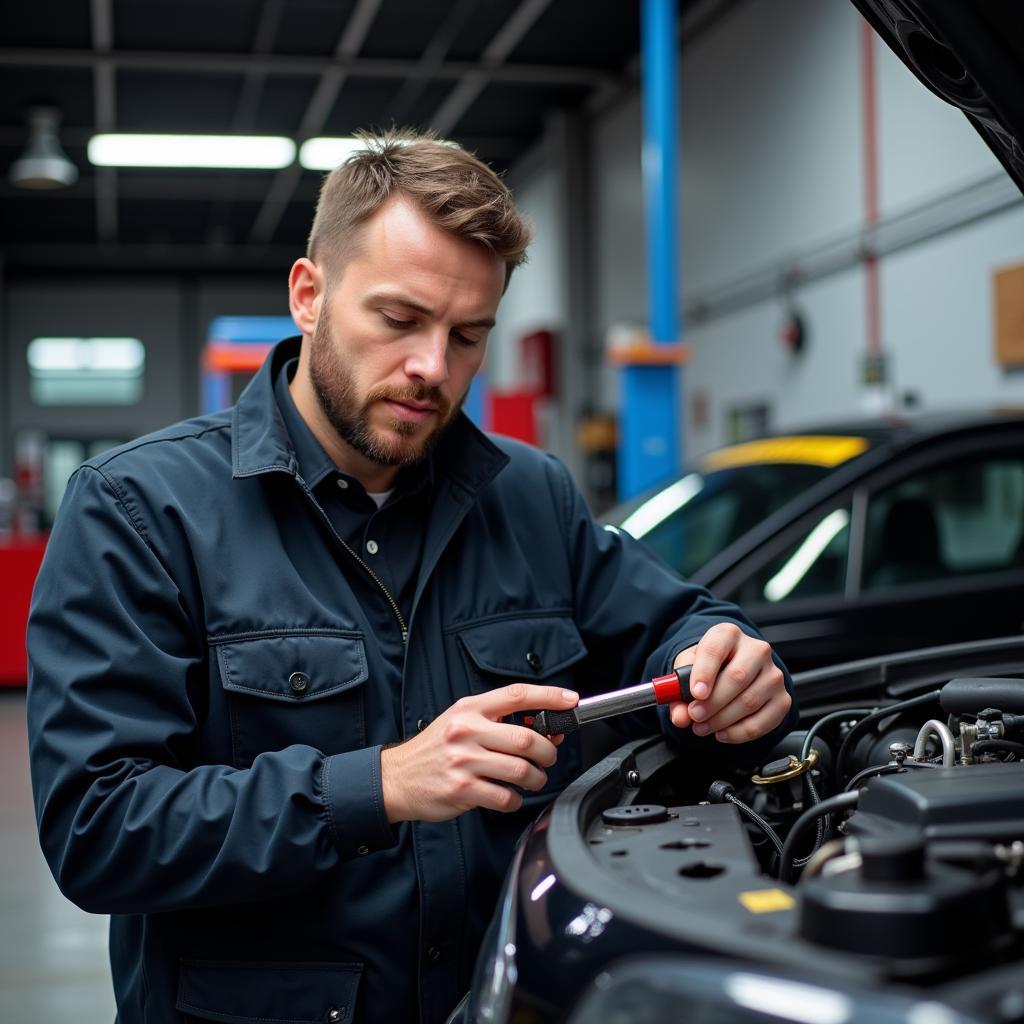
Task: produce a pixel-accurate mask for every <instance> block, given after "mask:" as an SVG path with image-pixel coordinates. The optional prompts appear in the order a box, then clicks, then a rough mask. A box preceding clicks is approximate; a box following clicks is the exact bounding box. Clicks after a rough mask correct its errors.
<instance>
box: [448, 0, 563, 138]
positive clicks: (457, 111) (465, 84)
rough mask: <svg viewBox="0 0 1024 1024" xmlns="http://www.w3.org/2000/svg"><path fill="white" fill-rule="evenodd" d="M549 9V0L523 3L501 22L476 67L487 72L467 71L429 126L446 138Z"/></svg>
mask: <svg viewBox="0 0 1024 1024" xmlns="http://www.w3.org/2000/svg"><path fill="white" fill-rule="evenodd" d="M550 5H551V0H524V2H523V3H521V4H520V5H519V6H518V7H517V8H516V10H515V13H514V14H512V16H511V17H510V18H509V19H508V21H506V22H505V24H504V25H503V26H502V27H501V29H500V30H499V31H498V34H497V35H496V36H495V37H494V38H493V39H492V40H491V41H490V43H488V44H487V48H486V49H485V50H484V52H483V55H482V60H481V61H480V63H481V64H482V65H484V66H485V67H487V68H488V69H489V70H488V71H487V72H484V71H483V70H473V71H468V72H466V74H465V75H464V76H463V77H462V78H461V79H460V80H459V82H458V84H457V85H456V86H455V88H454V89H452V91H451V92H450V93H449V94H448V96H447V97H446V98H445V100H444V102H443V103H442V104H441V105H440V106H439V107H438V108H437V110H436V111H435V112H434V116H433V117H432V118H431V119H430V126H431V127H432V128H433V129H434V130H435V131H437V133H438V134H439V135H442V136H444V135H450V134H451V133H452V131H453V130H454V128H455V126H456V125H457V124H458V123H459V119H460V118H461V117H462V115H463V114H464V113H465V112H466V111H467V110H468V109H469V108H470V107H471V106H472V104H473V101H474V100H475V99H476V98H477V97H478V96H479V95H480V93H482V92H483V91H484V88H485V87H486V86H487V84H488V82H490V81H498V80H499V79H498V77H497V75H496V74H495V71H497V70H498V69H500V68H502V67H503V66H504V63H505V61H506V59H507V58H508V55H509V54H510V53H511V52H512V51H513V50H514V49H515V48H516V46H518V45H519V43H520V42H521V40H522V38H523V37H524V36H525V35H526V33H527V32H529V31H530V29H531V28H533V26H534V24H535V23H536V21H537V19H538V18H539V17H540V16H541V15H542V14H543V13H544V12H545V11H546V10H547V9H548V7H549V6H550Z"/></svg>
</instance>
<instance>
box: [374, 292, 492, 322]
mask: <svg viewBox="0 0 1024 1024" xmlns="http://www.w3.org/2000/svg"><path fill="white" fill-rule="evenodd" d="M366 301H367V304H368V305H375V304H376V303H378V302H393V303H394V304H395V305H396V306H406V307H407V308H408V309H413V310H415V311H416V312H417V313H422V314H423V315H424V316H429V317H433V316H434V315H435V313H434V311H433V310H432V309H431V308H430V307H429V306H424V305H423V303H422V302H415V301H413V300H412V299H408V298H406V297H405V296H404V295H399V294H398V293H397V292H376V293H375V294H373V295H370V296H369V297H368V298H367V300H366ZM494 323H495V321H494V317H493V316H483V317H480V318H479V319H477V320H463V321H462V322H461V323H459V324H456V326H457V327H493V326H494Z"/></svg>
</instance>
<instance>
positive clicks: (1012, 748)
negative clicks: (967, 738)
mask: <svg viewBox="0 0 1024 1024" xmlns="http://www.w3.org/2000/svg"><path fill="white" fill-rule="evenodd" d="M1000 751H1002V752H1004V753H1010V754H1016V755H1017V756H1018V757H1019V758H1020V759H1021V760H1022V761H1024V743H1017V742H1015V741H1014V740H978V742H977V743H975V744H974V745H973V746H972V747H971V753H973V754H996V753H999V752H1000Z"/></svg>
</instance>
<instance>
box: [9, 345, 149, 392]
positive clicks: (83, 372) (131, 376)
mask: <svg viewBox="0 0 1024 1024" xmlns="http://www.w3.org/2000/svg"><path fill="white" fill-rule="evenodd" d="M26 357H27V359H28V372H29V392H30V394H31V397H32V401H33V402H35V404H36V405H134V404H135V403H136V402H138V401H139V400H140V399H141V398H142V388H143V379H144V374H145V370H146V346H145V345H143V343H142V342H141V341H139V339H138V338H34V339H33V340H32V341H31V342H29V345H28V349H27V350H26Z"/></svg>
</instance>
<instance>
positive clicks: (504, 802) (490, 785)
mask: <svg viewBox="0 0 1024 1024" xmlns="http://www.w3.org/2000/svg"><path fill="white" fill-rule="evenodd" d="M471 799H472V806H473V807H486V808H487V809H488V810H491V811H501V812H503V813H505V814H508V813H511V812H512V811H518V810H519V808H520V807H522V806H523V797H522V794H521V793H517V792H516V791H515V790H514V789H509V787H508V786H502V785H500V784H499V783H497V782H487V781H486V780H485V779H480V780H478V783H477V786H476V787H475V789H474V791H473V793H472V794H471Z"/></svg>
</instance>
